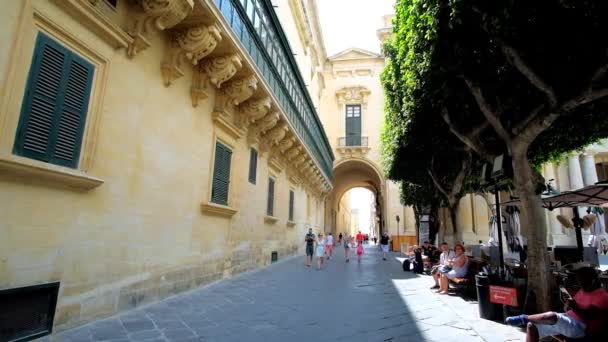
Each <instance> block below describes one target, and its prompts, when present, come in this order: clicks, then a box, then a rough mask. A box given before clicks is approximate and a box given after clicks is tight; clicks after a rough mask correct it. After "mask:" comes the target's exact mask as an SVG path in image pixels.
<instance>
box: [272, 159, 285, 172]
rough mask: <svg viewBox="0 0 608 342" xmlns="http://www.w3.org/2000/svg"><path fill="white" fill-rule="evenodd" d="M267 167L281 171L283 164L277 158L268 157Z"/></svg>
mask: <svg viewBox="0 0 608 342" xmlns="http://www.w3.org/2000/svg"><path fill="white" fill-rule="evenodd" d="M268 167H270V169H271V170H272V171H274V172H276V173H281V171H282V170H283V165H282V164H281V162H280V161H279V160H278V159H277V158H273V157H271V158H268Z"/></svg>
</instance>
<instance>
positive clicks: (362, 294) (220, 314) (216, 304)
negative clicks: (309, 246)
mask: <svg viewBox="0 0 608 342" xmlns="http://www.w3.org/2000/svg"><path fill="white" fill-rule="evenodd" d="M336 252H341V250H340V249H339V248H338V249H336ZM336 254H338V253H336ZM431 282H432V280H431V278H430V277H428V276H417V275H415V274H412V273H409V272H408V273H405V272H403V271H402V270H401V265H400V263H399V261H398V259H397V258H395V255H393V257H392V258H390V259H389V260H387V261H383V260H382V258H380V257H379V255H378V254H377V249H376V247H373V246H368V247H367V248H366V254H365V257H364V260H363V262H362V263H360V264H359V263H357V262H356V261H354V262H353V260H352V259H351V262H349V263H346V262H345V260H344V258H343V256H341V255H335V257H334V258H332V259H331V260H330V261H329V262H328V263H327V265H326V267H325V269H323V270H321V271H317V270H316V269H314V268H307V267H305V266H304V265H303V258H300V257H298V258H291V259H288V260H285V261H281V262H279V263H277V264H273V265H271V266H269V267H266V268H264V269H261V270H257V271H253V272H248V273H245V274H241V275H238V276H235V277H233V278H232V279H229V280H225V281H221V282H218V283H215V284H212V285H209V286H205V287H201V288H198V289H195V290H192V291H189V292H187V293H183V294H181V295H178V296H174V297H172V298H168V299H166V300H163V301H160V302H158V303H154V304H151V305H148V306H145V307H142V308H139V309H136V310H132V311H129V312H125V313H123V314H121V315H117V316H113V317H110V318H108V319H104V320H99V321H95V322H91V323H89V324H87V325H84V326H81V327H78V328H75V329H71V330H67V331H63V332H60V333H58V334H54V335H53V336H50V337H45V338H43V339H41V340H43V341H66V342H76V341H90V342H94V341H111V342H121V341H125V342H132V341H137V342H139V341H142V342H143V341H145V342H152V341H164V342H169V341H181V342H192V341H222V342H224V341H227V342H230V341H240V342H242V341H264V342H271V341H289V342H298V341H306V342H309V341H349V342H350V341H442V342H446V341H463V340H466V341H467V342H476V341H514V340H522V339H523V337H524V336H523V333H522V332H521V331H520V330H518V329H514V328H511V327H507V326H504V325H502V324H499V323H495V322H491V321H486V320H482V319H480V318H479V317H478V314H477V304H476V303H475V302H470V301H465V300H463V299H462V298H460V297H457V296H440V295H437V294H435V293H434V292H432V291H431V290H429V287H430V285H431Z"/></svg>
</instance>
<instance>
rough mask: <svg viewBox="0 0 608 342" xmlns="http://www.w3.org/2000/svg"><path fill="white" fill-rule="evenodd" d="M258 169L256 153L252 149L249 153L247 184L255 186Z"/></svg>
mask: <svg viewBox="0 0 608 342" xmlns="http://www.w3.org/2000/svg"><path fill="white" fill-rule="evenodd" d="M257 168H258V151H256V150H255V149H254V148H252V149H251V152H250V153H249V183H251V184H255V179H256V176H257Z"/></svg>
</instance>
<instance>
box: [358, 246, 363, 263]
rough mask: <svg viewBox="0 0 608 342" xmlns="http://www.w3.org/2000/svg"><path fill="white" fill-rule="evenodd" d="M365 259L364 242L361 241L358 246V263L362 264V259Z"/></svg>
mask: <svg viewBox="0 0 608 342" xmlns="http://www.w3.org/2000/svg"><path fill="white" fill-rule="evenodd" d="M362 257H363V242H362V241H359V243H358V245H357V262H359V263H361V258H362Z"/></svg>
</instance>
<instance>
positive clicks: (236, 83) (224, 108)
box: [214, 76, 258, 128]
mask: <svg viewBox="0 0 608 342" xmlns="http://www.w3.org/2000/svg"><path fill="white" fill-rule="evenodd" d="M257 82H258V81H257V79H256V78H255V77H253V76H251V77H247V78H240V79H236V80H231V81H228V82H226V83H225V84H224V86H223V87H222V89H221V90H220V91H219V92H217V93H216V97H215V104H214V110H215V111H217V112H222V113H225V114H226V115H229V116H232V117H233V118H234V122H235V124H236V125H237V126H239V127H242V128H246V126H247V125H241V124H242V122H241V121H242V119H243V118H242V117H241V115H240V113H239V112H238V111H236V110H235V108H236V106H237V105H238V104H239V103H241V102H242V101H245V100H247V99H248V98H249V97H251V95H253V93H254V92H255V90H256V89H257Z"/></svg>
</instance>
